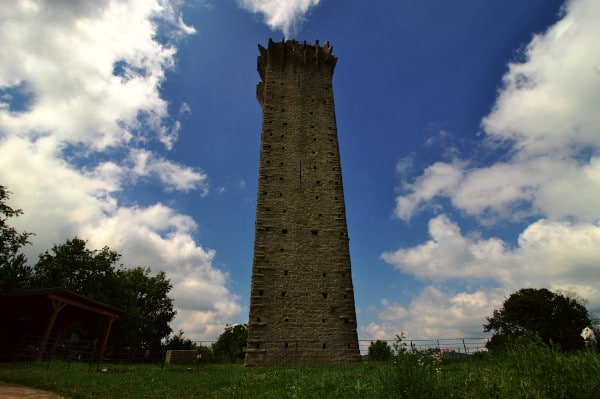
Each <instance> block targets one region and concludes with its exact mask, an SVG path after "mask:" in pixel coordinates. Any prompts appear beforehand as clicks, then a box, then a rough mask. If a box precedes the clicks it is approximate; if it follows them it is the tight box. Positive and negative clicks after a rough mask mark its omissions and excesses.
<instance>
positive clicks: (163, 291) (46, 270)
mask: <svg viewBox="0 0 600 399" xmlns="http://www.w3.org/2000/svg"><path fill="white" fill-rule="evenodd" d="M119 259H120V255H119V254H118V253H116V252H114V251H111V250H110V249H109V248H108V247H104V248H102V249H101V250H90V249H88V248H87V243H86V241H84V240H81V239H79V238H77V237H75V238H73V239H71V240H67V241H66V242H65V243H64V244H61V245H54V246H53V247H52V250H51V251H46V252H45V253H43V254H42V255H40V257H39V260H38V262H37V263H36V264H35V265H34V273H33V276H32V278H31V281H32V286H33V287H35V288H55V287H60V288H66V289H68V290H71V291H74V292H76V293H79V294H81V295H85V296H87V297H89V298H92V299H95V300H97V301H100V302H103V303H106V304H109V305H112V306H115V307H118V308H121V309H123V310H124V313H123V314H122V315H121V317H119V318H118V319H117V321H115V323H114V324H113V326H112V331H111V338H110V341H111V342H117V341H119V342H127V343H128V344H127V345H137V346H138V349H139V348H149V349H152V351H158V350H160V347H161V341H162V339H164V338H165V337H167V336H168V335H169V334H170V333H171V331H172V330H171V328H170V327H169V323H170V322H171V321H172V320H173V318H174V317H175V314H176V312H175V310H174V309H173V300H172V299H171V298H169V296H168V294H169V292H170V290H171V288H172V285H171V282H170V281H169V280H168V279H167V278H166V275H165V273H164V272H159V273H158V274H157V275H156V276H151V275H150V269H149V268H143V267H135V268H123V267H122V266H121V265H118V264H117V262H118V261H119ZM87 327H88V329H89V327H90V326H89V325H88V326H87ZM98 328H99V327H98Z"/></svg>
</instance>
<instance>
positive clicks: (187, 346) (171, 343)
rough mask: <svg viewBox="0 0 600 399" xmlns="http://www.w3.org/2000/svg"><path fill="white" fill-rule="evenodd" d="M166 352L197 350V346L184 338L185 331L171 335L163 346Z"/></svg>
mask: <svg viewBox="0 0 600 399" xmlns="http://www.w3.org/2000/svg"><path fill="white" fill-rule="evenodd" d="M163 348H164V349H165V350H192V349H196V344H195V343H194V342H193V341H192V340H191V339H189V338H185V337H184V336H183V330H179V332H178V333H177V334H172V335H169V336H168V337H167V338H166V339H165V342H164V344H163Z"/></svg>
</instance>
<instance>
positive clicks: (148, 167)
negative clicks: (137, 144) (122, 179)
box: [129, 149, 208, 195]
mask: <svg viewBox="0 0 600 399" xmlns="http://www.w3.org/2000/svg"><path fill="white" fill-rule="evenodd" d="M129 160H130V161H131V162H132V163H133V166H132V168H131V172H132V173H131V175H132V176H133V177H134V178H138V177H144V176H149V175H156V176H157V177H158V178H159V180H160V181H161V182H162V183H163V184H164V185H165V187H167V188H168V189H176V190H181V191H189V190H197V189H201V190H202V195H207V194H208V185H207V179H208V176H207V175H206V174H204V173H201V172H198V171H195V170H194V169H193V168H190V167H186V166H183V165H180V164H177V163H175V162H172V161H169V160H167V159H164V158H162V157H159V156H157V155H156V154H154V153H152V152H151V151H148V150H144V149H133V150H131V151H130V153H129Z"/></svg>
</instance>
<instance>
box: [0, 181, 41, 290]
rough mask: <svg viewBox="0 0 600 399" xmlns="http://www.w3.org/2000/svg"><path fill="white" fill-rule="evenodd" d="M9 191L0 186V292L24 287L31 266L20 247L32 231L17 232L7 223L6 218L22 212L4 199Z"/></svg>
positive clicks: (7, 196) (8, 196) (26, 241)
mask: <svg viewBox="0 0 600 399" xmlns="http://www.w3.org/2000/svg"><path fill="white" fill-rule="evenodd" d="M8 199H10V191H8V190H7V189H6V187H5V186H0V292H10V291H16V290H20V289H23V288H25V286H26V284H27V282H28V279H29V277H30V276H31V267H29V266H28V265H27V258H26V257H25V255H24V254H22V253H21V252H20V251H21V248H22V247H24V246H25V245H27V244H29V237H30V236H31V235H33V234H32V233H25V232H23V233H19V232H18V231H17V229H15V228H14V227H12V226H10V225H9V224H8V219H9V218H12V217H17V216H19V215H22V214H23V211H22V210H21V209H13V208H12V207H10V206H9V205H8V204H7V203H6V201H8Z"/></svg>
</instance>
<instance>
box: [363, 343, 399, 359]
mask: <svg viewBox="0 0 600 399" xmlns="http://www.w3.org/2000/svg"><path fill="white" fill-rule="evenodd" d="M392 356H393V353H392V348H391V347H390V346H389V345H388V343H387V342H385V341H382V340H380V339H378V340H377V341H375V342H371V345H369V352H368V354H367V359H369V360H374V361H383V362H387V361H388V360H390V359H391V358H392Z"/></svg>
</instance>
